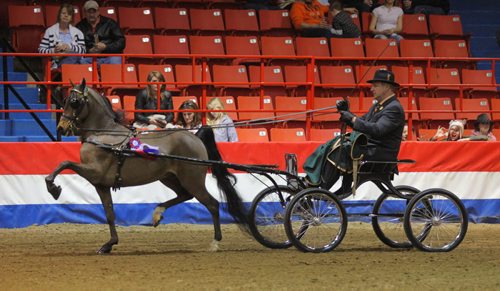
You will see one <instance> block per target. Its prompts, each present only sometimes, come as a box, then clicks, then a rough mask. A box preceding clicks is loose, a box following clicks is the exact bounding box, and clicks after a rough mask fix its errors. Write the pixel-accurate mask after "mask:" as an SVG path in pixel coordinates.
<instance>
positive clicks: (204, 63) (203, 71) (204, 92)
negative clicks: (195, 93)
mask: <svg viewBox="0 0 500 291" xmlns="http://www.w3.org/2000/svg"><path fill="white" fill-rule="evenodd" d="M193 80H194V79H193ZM206 82H207V60H206V58H202V59H201V100H200V109H202V108H206V107H207V104H208V102H207V85H206ZM203 115H204V116H206V114H203Z"/></svg>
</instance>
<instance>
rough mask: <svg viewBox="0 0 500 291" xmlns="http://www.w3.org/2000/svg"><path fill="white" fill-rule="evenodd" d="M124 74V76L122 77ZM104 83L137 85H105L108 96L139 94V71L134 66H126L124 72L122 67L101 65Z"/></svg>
mask: <svg viewBox="0 0 500 291" xmlns="http://www.w3.org/2000/svg"><path fill="white" fill-rule="evenodd" d="M122 74H123V75H122ZM101 82H102V83H119V82H125V83H129V82H130V83H132V82H135V83H136V84H128V85H127V84H123V85H122V84H103V85H102V87H103V88H104V89H105V90H106V94H116V95H134V94H136V93H137V92H138V90H139V86H138V85H137V70H136V68H135V65H134V64H125V70H124V71H123V72H122V65H113V64H102V65H101ZM140 87H145V86H140Z"/></svg>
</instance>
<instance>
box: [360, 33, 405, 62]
mask: <svg viewBox="0 0 500 291" xmlns="http://www.w3.org/2000/svg"><path fill="white" fill-rule="evenodd" d="M365 49H366V56H367V57H371V58H398V57H399V51H398V43H397V42H396V41H395V40H394V39H376V38H366V39H365ZM378 63H389V64H390V63H394V61H384V60H380V61H378Z"/></svg>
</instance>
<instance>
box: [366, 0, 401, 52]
mask: <svg viewBox="0 0 500 291" xmlns="http://www.w3.org/2000/svg"><path fill="white" fill-rule="evenodd" d="M394 2H395V0H385V1H384V5H382V6H379V7H377V8H375V9H374V10H373V13H372V20H371V22H370V31H371V32H372V33H373V34H374V36H373V37H374V38H380V39H388V38H393V39H395V40H396V41H397V42H398V43H399V41H400V40H402V39H403V37H402V36H401V35H399V34H398V33H400V32H401V31H402V30H403V14H404V13H403V9H401V8H399V7H397V6H395V5H394Z"/></svg>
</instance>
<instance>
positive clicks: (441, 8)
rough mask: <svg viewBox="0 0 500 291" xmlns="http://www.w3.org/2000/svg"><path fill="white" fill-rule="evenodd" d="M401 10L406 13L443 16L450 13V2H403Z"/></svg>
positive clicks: (412, 0) (406, 0) (447, 0)
mask: <svg viewBox="0 0 500 291" xmlns="http://www.w3.org/2000/svg"><path fill="white" fill-rule="evenodd" d="M403 9H404V10H405V12H406V13H414V14H426V15H429V14H438V15H444V14H448V13H449V12H450V1H449V0H403Z"/></svg>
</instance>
